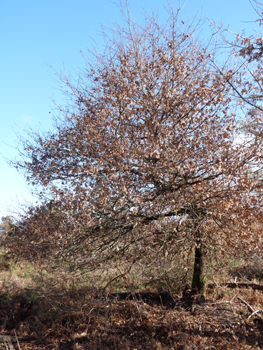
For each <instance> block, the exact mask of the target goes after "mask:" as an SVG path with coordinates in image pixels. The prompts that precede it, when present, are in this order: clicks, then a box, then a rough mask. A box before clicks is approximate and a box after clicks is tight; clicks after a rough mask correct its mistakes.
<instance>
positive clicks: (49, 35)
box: [0, 0, 256, 218]
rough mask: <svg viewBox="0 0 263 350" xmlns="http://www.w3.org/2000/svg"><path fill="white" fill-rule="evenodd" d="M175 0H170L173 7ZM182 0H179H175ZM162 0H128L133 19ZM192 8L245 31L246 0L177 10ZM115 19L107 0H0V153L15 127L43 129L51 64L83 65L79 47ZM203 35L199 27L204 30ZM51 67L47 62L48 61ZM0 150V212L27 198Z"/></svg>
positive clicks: (11, 144) (52, 85)
mask: <svg viewBox="0 0 263 350" xmlns="http://www.w3.org/2000/svg"><path fill="white" fill-rule="evenodd" d="M116 1H117V0H116ZM178 3H179V2H178V0H171V4H172V6H173V7H174V8H175V9H176V8H177V7H178ZM182 3H183V1H181V4H182ZM166 4H167V3H166V1H162V0H159V1H157V0H131V1H130V8H131V10H132V12H133V15H134V17H135V19H136V20H137V21H140V19H142V16H141V12H142V8H143V9H145V10H146V11H147V12H151V10H152V9H154V10H158V11H159V18H160V20H162V19H163V18H165V16H166V11H165V9H164V5H166ZM197 11H199V15H198V16H200V15H201V14H202V16H203V17H209V18H210V19H213V20H215V21H216V22H217V23H218V22H221V21H222V22H223V23H224V24H225V25H226V26H229V28H230V29H231V30H234V31H241V30H242V29H243V28H246V29H247V31H248V32H250V34H251V33H252V29H253V23H247V22H248V21H253V20H255V19H256V14H255V12H254V10H253V8H252V6H251V4H250V3H249V0H218V1H216V0H188V1H187V3H186V5H185V7H184V13H185V15H184V17H185V18H186V19H187V16H188V17H189V18H190V19H192V18H194V16H195V14H196V13H197ZM114 21H117V22H119V21H121V16H120V12H119V9H118V7H117V6H116V5H115V4H114V2H112V1H110V0H96V1H94V0H74V1H73V0H63V1H62V0H52V1H51V0H38V1H36V0H23V1H22V0H8V1H7V0H6V1H5V0H2V1H1V0H0V52H1V55H0V57H1V58H0V62H1V64H0V121H1V127H0V153H1V154H2V155H3V156H4V157H7V158H14V157H16V156H17V151H16V150H15V145H16V143H17V140H18V138H17V135H16V134H17V133H22V132H23V130H24V129H28V127H32V128H33V129H35V128H38V127H39V125H41V126H42V127H43V128H45V129H50V128H51V125H52V114H50V113H49V112H50V111H51V110H52V106H53V102H52V99H53V98H54V99H55V101H56V102H57V103H58V104H61V103H62V104H63V98H62V95H61V93H60V91H59V83H57V82H56V81H55V80H54V78H55V74H54V70H56V71H61V70H64V68H63V67H65V72H66V73H67V74H70V75H73V76H74V74H75V71H78V69H80V68H81V67H83V66H84V65H85V61H84V59H83V57H82V55H81V53H80V51H83V53H84V54H85V53H87V48H89V47H92V46H93V45H94V41H93V40H92V39H94V40H95V41H96V42H97V43H98V44H99V45H101V44H102V37H101V36H100V34H99V31H100V24H103V25H106V26H107V25H109V22H114ZM204 35H206V33H204ZM50 66H51V67H53V69H54V70H53V69H52V68H51V67H50ZM3 156H1V157H0V170H1V171H0V218H1V216H3V215H7V214H9V213H10V212H12V210H14V209H15V208H17V207H18V206H19V203H24V202H25V201H31V202H32V199H31V198H32V197H31V195H30V191H29V189H28V187H27V185H26V182H25V181H24V179H23V177H22V176H21V175H20V174H18V173H17V171H16V170H15V169H13V168H10V166H8V165H7V163H6V161H5V160H4V158H3Z"/></svg>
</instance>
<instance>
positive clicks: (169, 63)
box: [15, 13, 262, 291]
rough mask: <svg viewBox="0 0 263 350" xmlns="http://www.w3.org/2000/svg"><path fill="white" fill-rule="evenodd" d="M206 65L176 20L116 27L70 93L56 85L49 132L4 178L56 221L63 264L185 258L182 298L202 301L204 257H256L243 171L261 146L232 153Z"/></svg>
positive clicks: (235, 130)
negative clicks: (188, 278) (41, 195)
mask: <svg viewBox="0 0 263 350" xmlns="http://www.w3.org/2000/svg"><path fill="white" fill-rule="evenodd" d="M214 54H215V52H214V51H213V48H209V46H202V44H201V43H200V42H198V40H197V39H195V29H194V28H193V27H191V26H187V25H186V24H185V23H184V22H181V19H180V16H179V13H177V14H175V15H174V14H173V13H171V14H170V17H169V19H168V21H167V23H166V25H160V24H159V22H158V20H157V18H156V17H155V16H151V17H147V18H146V19H145V24H144V25H143V26H140V25H138V24H136V23H134V22H133V21H132V20H131V19H130V17H128V18H127V23H126V25H124V26H116V27H115V29H114V30H113V31H112V32H110V33H109V34H107V33H106V34H105V50H104V52H103V53H99V52H95V53H93V58H91V59H87V66H86V67H85V69H84V70H83V71H82V72H81V73H80V75H79V78H78V81H77V83H74V82H73V81H70V80H69V79H67V77H64V78H63V83H64V85H65V92H66V93H67V96H68V98H69V104H68V105H67V106H65V107H61V113H60V115H59V117H57V120H56V125H55V129H54V131H53V132H51V133H50V132H49V133H38V132H32V131H31V134H30V137H27V138H26V139H25V140H23V142H22V143H21V145H20V153H21V158H20V159H19V160H17V161H16V162H15V166H16V167H17V168H18V169H20V170H23V171H24V172H25V174H26V176H27V179H28V181H29V182H31V183H34V184H36V185H39V186H40V187H41V188H44V189H45V188H47V189H48V190H49V191H51V192H52V193H53V194H54V201H55V202H56V205H59V207H60V209H61V211H62V212H63V213H65V214H63V215H64V219H63V220H64V221H65V222H67V228H64V230H63V229H61V230H60V231H59V234H57V230H58V228H55V227H54V237H55V240H56V242H57V244H56V246H55V247H54V249H55V248H56V249H57V252H58V253H60V254H61V255H63V257H64V258H66V257H70V256H77V257H78V259H77V262H78V266H80V267H84V266H86V267H87V268H88V267H91V266H93V267H94V266H95V267H96V266H97V264H98V262H99V261H104V262H105V261H109V260H110V259H119V261H121V260H122V259H128V260H129V261H131V262H132V263H135V262H136V261H141V264H143V263H144V262H145V261H146V260H145V259H146V257H147V256H148V257H151V262H152V263H154V264H159V263H161V262H162V261H166V263H167V264H169V260H165V259H166V258H167V259H168V258H169V257H171V256H172V257H174V256H176V255H178V256H188V255H189V256H190V254H191V253H192V252H193V253H194V256H195V258H194V269H193V279H192V287H195V288H197V289H198V290H199V291H203V289H204V270H203V269H204V256H206V255H205V254H207V253H208V252H209V250H210V249H216V250H217V252H218V254H220V253H223V252H224V251H227V249H229V248H230V247H231V249H234V250H239V249H243V250H244V251H250V250H252V249H259V244H258V242H259V239H260V230H259V228H258V226H256V225H252V224H253V223H254V222H255V221H256V220H261V207H262V203H261V199H260V198H259V197H258V196H256V195H255V183H254V182H253V181H252V179H251V176H250V173H249V169H250V168H251V164H252V163H254V162H259V161H260V151H261V149H262V141H261V139H260V138H257V137H255V138H250V139H246V140H244V141H242V142H238V141H237V140H238V135H239V133H240V123H239V122H240V120H239V119H238V116H237V115H236V96H235V94H234V91H233V87H232V86H231V85H230V84H229V83H228V82H227V80H226V79H225V77H226V75H227V74H228V73H227V72H229V68H228V67H226V66H225V67H222V68H221V71H220V72H219V71H218V70H217V69H216V68H215V67H214V66H213V65H212V64H211V56H212V55H214ZM222 72H223V73H224V74H222ZM31 218H32V216H31ZM29 220H31V219H29ZM51 231H52V230H51ZM29 232H30V235H31V239H33V238H32V231H29ZM50 235H51V236H52V232H51V233H50ZM44 241H45V238H44V237H43V244H44ZM51 241H52V240H51ZM45 242H47V241H45ZM52 242H53V241H52ZM99 259H100V260H99ZM163 259H164V260H163ZM141 266H143V265H141ZM167 269H169V265H168V266H167Z"/></svg>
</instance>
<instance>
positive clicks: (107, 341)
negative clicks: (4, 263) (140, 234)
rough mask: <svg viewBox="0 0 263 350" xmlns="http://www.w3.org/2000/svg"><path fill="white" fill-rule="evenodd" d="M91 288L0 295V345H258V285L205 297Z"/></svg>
mask: <svg viewBox="0 0 263 350" xmlns="http://www.w3.org/2000/svg"><path fill="white" fill-rule="evenodd" d="M220 289H221V288H220ZM94 292H95V291H94V289H93V290H89V289H88V288H83V287H82V288H80V289H72V290H70V291H63V292H60V291H57V293H54V291H53V294H50V295H49V296H45V297H43V298H41V297H39V298H36V297H35V298H34V296H33V295H30V293H28V291H22V290H21V291H20V292H16V293H15V294H13V295H10V294H8V295H7V294H6V295H4V294H2V296H1V301H0V327H1V332H0V349H1V348H2V349H10V350H11V349H19V348H20V349H61V350H70V349H76V350H77V349H91V350H96V349H98V350H99V349H123V350H124V349H127V350H128V349H129V350H132V349H133V350H135V349H137V350H139V349H149V350H150V349H151V350H154V349H155V350H162V349H181V350H183V349H185V350H186V349H232V350H233V349H263V319H262V318H261V317H262V314H263V313H262V312H261V311H258V310H262V308H263V293H262V291H254V290H250V289H245V290H244V289H242V290H241V289H236V290H231V291H230V292H227V291H226V290H224V291H223V293H221V294H220V293H218V289H217V292H216V293H215V292H213V293H212V294H210V295H208V296H207V298H206V300H204V299H202V298H201V299H200V298H198V297H197V298H195V296H180V295H174V296H173V299H171V298H166V294H165V293H164V294H163V295H164V297H163V298H160V297H159V299H158V293H152V292H149V293H146V292H144V293H138V294H136V295H135V296H134V298H129V299H124V298H123V299H121V298H119V297H118V295H117V294H114V295H113V294H110V295H108V296H106V295H102V296H98V295H96V293H94ZM145 296H146V297H145ZM254 311H257V312H254ZM253 312H254V313H253ZM12 346H13V348H12Z"/></svg>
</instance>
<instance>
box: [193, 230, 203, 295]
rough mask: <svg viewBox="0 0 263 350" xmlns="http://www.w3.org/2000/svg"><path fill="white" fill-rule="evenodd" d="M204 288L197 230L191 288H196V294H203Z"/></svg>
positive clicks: (201, 251) (198, 232)
mask: <svg viewBox="0 0 263 350" xmlns="http://www.w3.org/2000/svg"><path fill="white" fill-rule="evenodd" d="M204 286H205V284H204V264H203V247H202V241H201V234H200V231H199V229H197V231H196V247H195V261H194V274H193V280H192V288H196V289H197V290H198V293H203V292H204Z"/></svg>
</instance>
